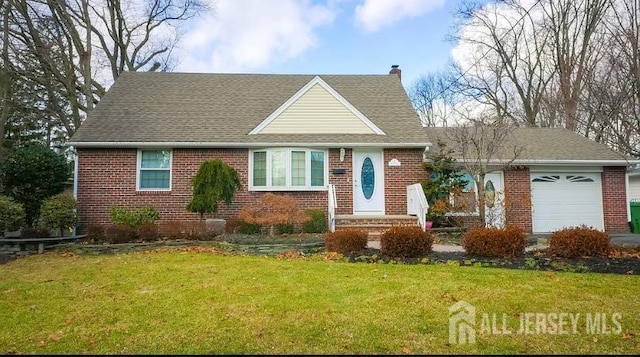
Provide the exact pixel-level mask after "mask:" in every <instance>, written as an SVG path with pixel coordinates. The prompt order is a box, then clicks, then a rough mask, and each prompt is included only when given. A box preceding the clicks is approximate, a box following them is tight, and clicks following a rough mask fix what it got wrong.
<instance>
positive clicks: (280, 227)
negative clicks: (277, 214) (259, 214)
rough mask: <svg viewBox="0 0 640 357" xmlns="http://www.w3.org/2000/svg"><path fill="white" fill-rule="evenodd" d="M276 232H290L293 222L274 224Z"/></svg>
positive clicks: (291, 231)
mask: <svg viewBox="0 0 640 357" xmlns="http://www.w3.org/2000/svg"><path fill="white" fill-rule="evenodd" d="M275 227H276V233H278V234H292V233H293V224H276V225H275Z"/></svg>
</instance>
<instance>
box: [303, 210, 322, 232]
mask: <svg viewBox="0 0 640 357" xmlns="http://www.w3.org/2000/svg"><path fill="white" fill-rule="evenodd" d="M304 213H306V215H307V216H308V217H309V220H308V221H306V222H303V223H302V231H303V232H304V233H324V232H325V231H326V230H327V216H326V215H325V213H324V211H323V210H321V209H317V208H309V209H306V210H305V211H304Z"/></svg>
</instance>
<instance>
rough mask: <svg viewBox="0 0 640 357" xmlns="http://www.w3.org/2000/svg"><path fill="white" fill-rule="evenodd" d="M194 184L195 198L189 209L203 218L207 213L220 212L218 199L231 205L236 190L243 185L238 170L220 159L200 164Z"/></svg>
mask: <svg viewBox="0 0 640 357" xmlns="http://www.w3.org/2000/svg"><path fill="white" fill-rule="evenodd" d="M192 185H193V198H192V199H191V202H189V204H188V205H187V210H189V211H190V212H197V213H199V214H200V219H201V220H202V219H203V218H204V214H205V213H216V212H218V201H224V203H225V204H226V205H230V204H231V200H232V199H233V196H234V195H235V193H236V190H238V189H239V188H240V187H242V184H241V182H240V175H239V174H238V172H237V171H236V170H235V169H234V168H232V167H231V166H229V165H227V164H225V163H224V162H222V161H221V160H218V159H216V160H213V161H205V162H203V163H202V164H200V169H199V170H198V173H197V174H196V176H194V177H193V179H192Z"/></svg>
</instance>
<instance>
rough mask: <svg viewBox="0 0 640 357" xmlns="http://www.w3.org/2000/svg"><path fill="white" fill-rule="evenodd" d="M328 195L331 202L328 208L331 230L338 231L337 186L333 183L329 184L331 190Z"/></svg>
mask: <svg viewBox="0 0 640 357" xmlns="http://www.w3.org/2000/svg"><path fill="white" fill-rule="evenodd" d="M328 196H329V203H328V205H327V207H328V209H327V211H328V217H327V219H328V221H329V222H328V223H329V226H328V228H329V232H335V231H336V205H337V201H336V187H335V186H334V185H332V184H329V192H328Z"/></svg>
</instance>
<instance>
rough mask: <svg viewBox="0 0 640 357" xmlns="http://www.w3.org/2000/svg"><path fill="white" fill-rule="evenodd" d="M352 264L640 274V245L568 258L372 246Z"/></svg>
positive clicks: (538, 253)
mask: <svg viewBox="0 0 640 357" xmlns="http://www.w3.org/2000/svg"><path fill="white" fill-rule="evenodd" d="M347 259H348V260H349V262H352V263H385V264H445V265H451V266H477V267H494V268H508V269H526V270H542V271H564V272H577V273H586V272H589V273H614V274H628V275H640V247H637V246H635V247H630V246H614V247H613V249H612V251H611V253H610V254H609V256H606V257H584V258H577V259H565V258H558V257H552V256H550V255H549V254H547V252H546V250H537V251H531V252H527V253H525V254H524V256H522V257H517V258H488V257H480V256H473V255H469V254H467V253H465V252H431V253H430V254H429V255H427V256H425V257H420V258H393V257H388V256H385V255H382V254H381V253H380V250H378V249H372V248H369V249H367V250H365V251H361V252H357V253H352V254H349V255H348V256H347Z"/></svg>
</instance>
